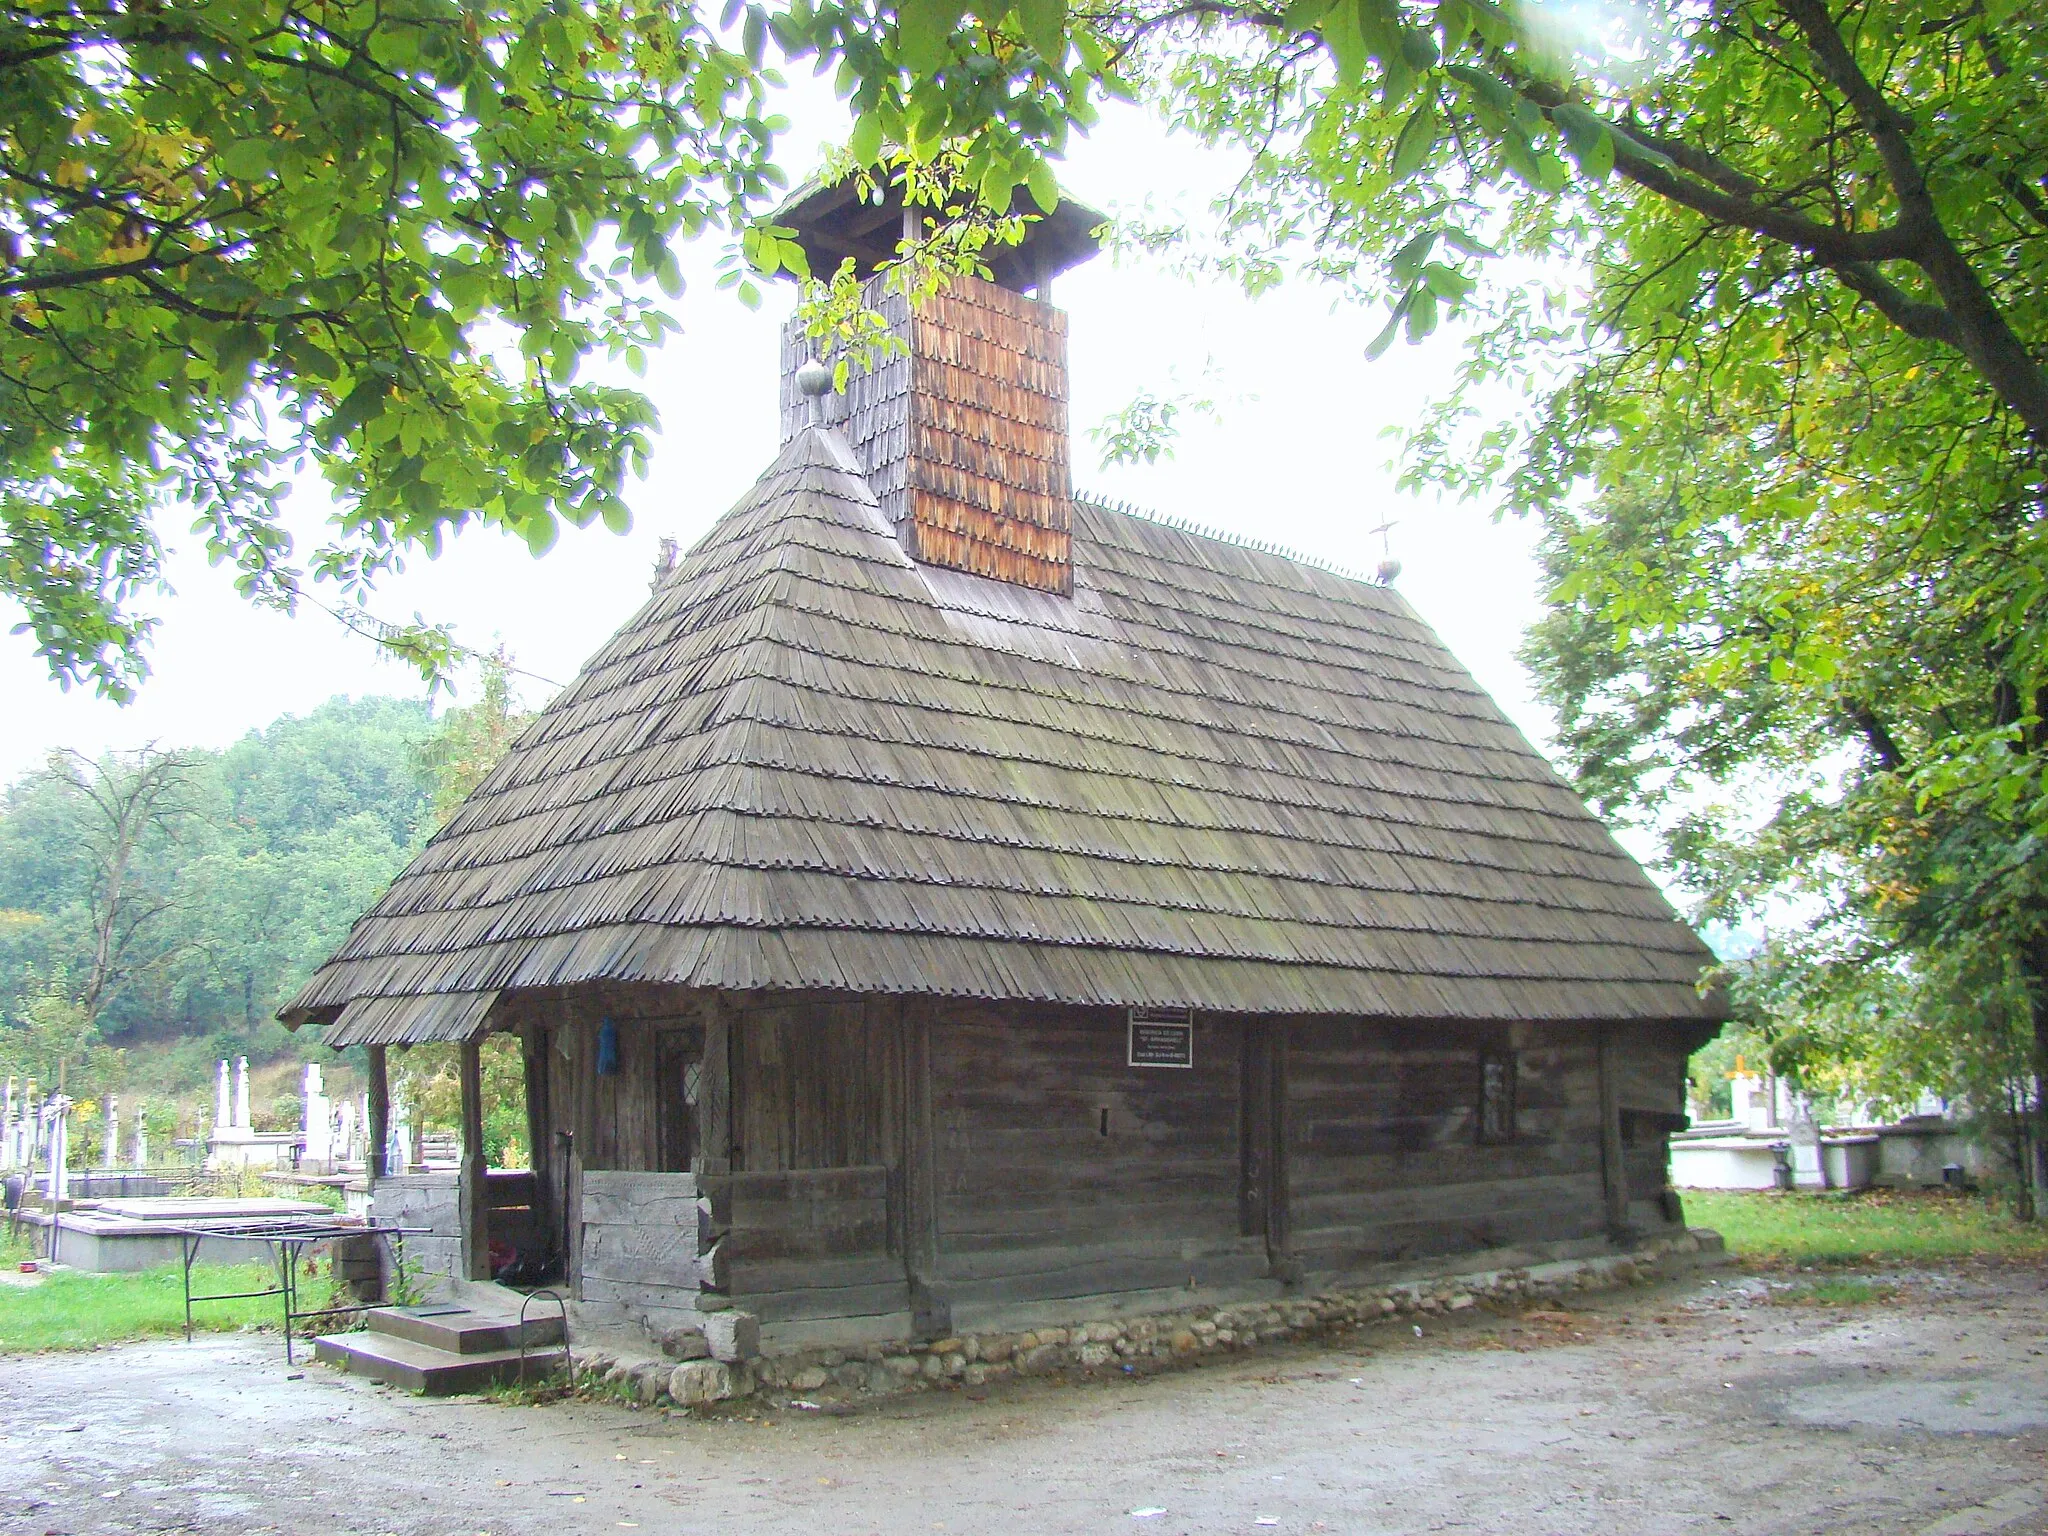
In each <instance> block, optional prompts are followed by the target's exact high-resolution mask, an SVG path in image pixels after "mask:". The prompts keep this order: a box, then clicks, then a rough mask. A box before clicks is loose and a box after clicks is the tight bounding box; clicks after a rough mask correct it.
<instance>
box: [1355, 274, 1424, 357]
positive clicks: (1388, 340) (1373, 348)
mask: <svg viewBox="0 0 2048 1536" xmlns="http://www.w3.org/2000/svg"><path fill="white" fill-rule="evenodd" d="M1414 297H1415V295H1414V294H1413V292H1412V291H1411V292H1409V293H1406V294H1403V295H1402V296H1401V302H1400V303H1398V304H1396V305H1395V306H1394V312H1393V313H1392V314H1391V315H1389V316H1388V317H1387V323H1386V327H1385V329H1383V330H1382V331H1381V332H1380V333H1379V335H1377V336H1375V337H1373V339H1372V340H1371V341H1369V342H1367V343H1366V345H1365V360H1366V361H1367V362H1369V363H1370V362H1377V361H1378V360H1379V358H1380V357H1381V356H1382V355H1383V354H1384V353H1385V352H1386V350H1387V348H1389V347H1391V346H1392V345H1393V344H1394V338H1395V337H1396V336H1398V335H1399V334H1400V333H1401V322H1402V320H1404V319H1406V318H1407V315H1408V306H1409V305H1410V304H1411V303H1412V302H1413V301H1414Z"/></svg>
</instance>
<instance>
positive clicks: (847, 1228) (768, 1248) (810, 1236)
mask: <svg viewBox="0 0 2048 1536" xmlns="http://www.w3.org/2000/svg"><path fill="white" fill-rule="evenodd" d="M725 1242H726V1245H727V1247H728V1248H729V1249H730V1250H731V1252H732V1254H733V1255H734V1256H742V1255H743V1256H745V1257H746V1258H749V1259H833V1258H851V1257H853V1256H854V1255H856V1254H886V1253H887V1252H888V1251H889V1216H888V1213H887V1212H886V1211H884V1210H882V1209H880V1208H879V1207H878V1208H877V1209H876V1210H875V1211H874V1213H873V1215H872V1216H871V1217H870V1218H869V1219H868V1220H867V1221H865V1222H861V1223H858V1224H845V1225H835V1226H830V1227H747V1226H738V1225H736V1226H734V1227H732V1228H731V1229H730V1230H729V1231H727V1232H726V1234H725ZM898 1267H899V1268H900V1267H901V1266H900V1265H899V1266H898Z"/></svg>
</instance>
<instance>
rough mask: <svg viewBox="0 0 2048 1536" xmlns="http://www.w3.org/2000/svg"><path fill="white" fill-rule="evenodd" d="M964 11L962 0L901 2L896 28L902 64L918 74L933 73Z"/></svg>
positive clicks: (911, 0)
mask: <svg viewBox="0 0 2048 1536" xmlns="http://www.w3.org/2000/svg"><path fill="white" fill-rule="evenodd" d="M966 9H967V6H966V3H965V0H902V4H901V6H900V7H899V8H898V10H897V13H896V24H897V30H898V34H899V38H900V44H899V46H900V47H901V49H902V54H903V62H904V63H906V64H908V65H909V66H910V68H911V69H913V70H915V71H917V72H918V73H921V74H922V73H929V72H931V71H933V70H936V69H937V68H938V67H939V66H940V65H941V64H943V63H944V62H945V61H946V57H947V54H948V51H949V48H948V44H949V41H950V39H951V38H952V35H953V29H954V28H955V27H956V26H958V25H959V24H960V17H961V14H962V13H963V12H964V11H965V10H966Z"/></svg>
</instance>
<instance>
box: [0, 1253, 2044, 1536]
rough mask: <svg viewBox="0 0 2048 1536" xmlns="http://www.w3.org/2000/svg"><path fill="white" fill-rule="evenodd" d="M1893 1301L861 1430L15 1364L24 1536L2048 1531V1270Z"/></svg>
mask: <svg viewBox="0 0 2048 1536" xmlns="http://www.w3.org/2000/svg"><path fill="white" fill-rule="evenodd" d="M1876 1278H1877V1279H1878V1280H1879V1281H1880V1282H1881V1284H1880V1287H1879V1291H1878V1292H1877V1293H1876V1294H1877V1295H1878V1296H1879V1298H1880V1299H1868V1298H1865V1297H1862V1296H1859V1295H1857V1294H1855V1293H1856V1292H1857V1287H1855V1286H1853V1285H1851V1286H1847V1287H1840V1286H1838V1287H1836V1288H1835V1290H1834V1295H1835V1296H1836V1298H1837V1299H1838V1300H1840V1299H1847V1300H1848V1301H1849V1303H1850V1304H1848V1305H1817V1304H1814V1303H1813V1302H1811V1301H1808V1302H1804V1303H1795V1302H1792V1301H1790V1300H1789V1299H1788V1298H1789V1297H1790V1296H1792V1295H1795V1294H1797V1293H1796V1292H1787V1291H1782V1290H1780V1291H1776V1292H1773V1291H1772V1290H1770V1288H1769V1286H1768V1284H1767V1282H1764V1281H1761V1280H1758V1279H1755V1278H1747V1279H1746V1278H1744V1277H1742V1276H1740V1275H1738V1274H1736V1273H1735V1272H1733V1271H1728V1270H1723V1271H1721V1272H1719V1274H1718V1275H1716V1276H1714V1277H1712V1278H1709V1277H1707V1276H1700V1277H1696V1278H1690V1279H1686V1280H1682V1281H1678V1282H1673V1283H1668V1284H1665V1285H1662V1286H1659V1287H1656V1288H1654V1289H1639V1290H1633V1291H1627V1292H1622V1293H1618V1294H1615V1295H1611V1296H1606V1297H1601V1298H1597V1299H1594V1300H1591V1301H1589V1302H1588V1303H1587V1305H1586V1306H1585V1307H1584V1308H1583V1309H1581V1310H1577V1311H1574V1312H1571V1313H1544V1312H1537V1313H1532V1314H1529V1315H1528V1316H1527V1317H1525V1318H1523V1319H1521V1320H1519V1321H1516V1320H1509V1319H1501V1318H1493V1317H1484V1316H1482V1317H1476V1318H1470V1319H1469V1320H1461V1321H1460V1322H1459V1323H1457V1324H1455V1325H1453V1324H1448V1323H1441V1324H1430V1325H1426V1327H1427V1328H1428V1335H1427V1336H1425V1337H1423V1338H1419V1339H1418V1338H1416V1337H1415V1336H1414V1334H1413V1332H1412V1331H1411V1329H1410V1326H1409V1325H1408V1324H1407V1323H1405V1322H1404V1323H1402V1324H1399V1325H1382V1326H1380V1327H1378V1328H1376V1329H1372V1330H1369V1331H1367V1332H1366V1333H1364V1334H1361V1335H1359V1336H1358V1337H1357V1338H1356V1339H1355V1340H1352V1341H1347V1342H1345V1343H1342V1344H1333V1345H1330V1346H1327V1347H1323V1348H1306V1347H1304V1348H1298V1349H1286V1350H1273V1351H1264V1352H1261V1353H1259V1354H1257V1355H1255V1356H1252V1357H1248V1358H1242V1359H1239V1360H1235V1361H1232V1362H1230V1363H1227V1364H1220V1365H1214V1366H1210V1367H1207V1368H1204V1369H1199V1370H1192V1371H1185V1372H1180V1373H1174V1374H1168V1375H1164V1376H1160V1377H1157V1378H1154V1379H1151V1380H1142V1381H1136V1382H1133V1381H1128V1380H1117V1381H1106V1382H1086V1383H1079V1384H1072V1385H1056V1384H1051V1383H1032V1384H1020V1385H1015V1386H1012V1387H1009V1388H1006V1389H1002V1390H991V1391H990V1392H988V1393H987V1394H985V1395H979V1394H977V1395H976V1396H977V1397H978V1398H979V1400H975V1398H974V1397H970V1396H969V1395H967V1394H955V1393H947V1394H942V1395H933V1396H929V1397H919V1398H913V1399H905V1400H899V1401H895V1402H891V1403H887V1404H885V1405H883V1406H880V1407H876V1408H872V1409H868V1410H865V1411H863V1412H860V1413H858V1414H855V1415H853V1416H849V1417H822V1416H819V1415H817V1414H811V1413H806V1412H802V1411H794V1410H790V1409H786V1408H775V1409H765V1410H763V1409H753V1410H749V1411H751V1412H752V1413H754V1415H755V1417H754V1418H753V1419H751V1420H750V1419H747V1418H744V1417H738V1416H735V1417H732V1418H727V1419H714V1420H694V1419H690V1418H686V1417H682V1416H670V1415H662V1414H653V1413H643V1412H635V1411H632V1410H629V1409H623V1408H614V1407H610V1406H606V1405H597V1404H582V1405H572V1406H557V1407H551V1408H540V1409H534V1408H512V1407H503V1406H499V1405H496V1404H492V1403H485V1402H476V1401H454V1402H441V1403H435V1402H426V1401H421V1400H418V1399H414V1398H409V1397H403V1396H399V1395H396V1394H393V1393H390V1392H388V1391H386V1390H384V1389H382V1388H377V1387H372V1386H369V1385H366V1384H364V1383H362V1382H359V1381H355V1380H352V1379H349V1378H344V1377H340V1376H337V1375H334V1374H332V1373H330V1372H328V1371H327V1370H325V1369H323V1368H321V1367H317V1366H315V1367H307V1368H305V1370H304V1374H303V1376H302V1377H300V1378H299V1379H292V1377H291V1376H290V1375H288V1373H287V1372H286V1370H285V1368H284V1365H283V1362H282V1360H281V1359H280V1358H279V1354H280V1351H279V1349H278V1346H277V1343H276V1341H275V1340H273V1339H267V1338H245V1339H208V1340H203V1341H201V1342H198V1343H195V1344H192V1345H189V1346H188V1345H185V1344H182V1343H170V1344H152V1345H135V1346H128V1347H124V1348H121V1349H116V1350H105V1351H101V1352H97V1353H92V1354H83V1355H50V1356H42V1357H31V1358H26V1359H23V1358H14V1359H8V1360H5V1361H0V1425H4V1432H0V1457H4V1461H0V1465H4V1467H5V1478H4V1483H0V1530H4V1531H7V1532H16V1531H19V1532H34V1533H41V1532H66V1533H76V1536H86V1533H91V1532H100V1531H121V1532H127V1531H204V1532H208V1533H229V1536H244V1533H254V1532H259V1531H265V1530H274V1531H282V1532H292V1533H297V1532H307V1533H315V1532H318V1533H321V1536H340V1533H348V1532H360V1533H365V1536H369V1533H379V1532H391V1533H399V1536H413V1533H416V1532H417V1533H436V1536H457V1533H470V1536H474V1533H478V1532H487V1533H490V1536H529V1533H531V1536H542V1533H557V1532H571V1533H582V1532H590V1533H610V1532H616V1531H619V1530H622V1529H636V1528H637V1529H642V1530H646V1531H649V1532H650V1533H652V1532H657V1531H658V1532H662V1533H669V1532H714V1531H715V1532H719V1533H721V1536H727V1533H751V1532H767V1531H777V1532H784V1531H789V1532H805V1533H809V1532H817V1533H821V1536H842V1533H843V1536H855V1533H860V1532H870V1531H871V1532H876V1533H887V1536H900V1533H911V1532H918V1533H922V1532H932V1531H939V1532H952V1533H959V1532H970V1533H972V1532H984V1531H986V1532H1020V1533H1022V1532H1029V1533H1034V1536H1037V1533H1054V1532H1070V1531H1071V1532H1129V1533H1132V1536H1167V1533H1179V1532H1222V1531H1228V1532H1244V1533H1247V1536H1259V1533H1261V1532H1264V1531H1268V1530H1270V1531H1274V1532H1276V1533H1289V1532H1315V1531H1331V1532H1342V1533H1345V1536H1353V1533H1366V1532H1394V1531H1401V1532H1406V1531H1438V1530H1447V1531H1448V1530H1457V1531H1473V1532H1487V1533H1494V1532H1500V1533H1522V1532H1530V1533H1535V1532H1544V1533H1548V1532H1601V1533H1608V1532H1613V1533H1662V1532H1680V1531H1712V1532H1716V1533H1719V1532H1788V1533H1789V1532H1801V1533H1805V1532H1825V1533H1836V1532H1886V1533H1900V1532H1903V1533H1909V1536H1971V1533H1976V1532H1992V1531H1998V1532H2002V1533H2008V1536H2013V1533H2024V1532H2048V1275H2044V1274H2043V1272H2042V1271H2040V1270H2039V1269H2012V1268H2007V1269H1981V1270H1971V1271H1951V1272H1944V1273H1938V1274H1923V1275H1915V1276H1907V1277H1897V1276H1890V1277H1883V1276H1881V1277H1876ZM1901 1279H1903V1289H1901V1290H1900V1291H1898V1292H1897V1293H1896V1294H1895V1295H1893V1296H1891V1297H1890V1298H1888V1299H1884V1298H1883V1297H1882V1290H1883V1287H1884V1286H1889V1285H1893V1284H1897V1283H1899V1282H1900V1281H1901Z"/></svg>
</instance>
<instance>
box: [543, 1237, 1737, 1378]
mask: <svg viewBox="0 0 2048 1536" xmlns="http://www.w3.org/2000/svg"><path fill="white" fill-rule="evenodd" d="M1719 1252H1721V1239H1720V1236H1719V1234H1717V1233H1713V1232H1708V1231H1704V1230H1702V1231H1695V1232H1688V1233H1685V1234H1683V1235H1680V1236H1676V1237H1671V1238H1666V1239H1660V1240H1658V1241H1657V1242H1654V1243H1651V1244H1649V1245H1646V1246H1645V1247H1643V1248H1641V1249H1638V1250H1636V1251H1635V1252H1632V1253H1628V1254H1616V1255H1609V1256H1603V1257H1600V1258H1592V1259H1575V1260H1564V1261H1560V1262H1558V1263H1553V1264H1540V1265H1536V1266H1533V1267H1531V1268H1526V1269H1498V1270H1486V1271H1483V1272H1480V1273H1476V1274H1465V1275H1445V1276H1441V1277H1437V1278H1433V1279H1426V1280H1415V1281H1410V1282H1407V1283H1404V1284H1400V1285H1389V1286H1376V1287H1370V1288H1366V1289H1361V1290H1332V1291H1325V1292H1322V1293H1319V1294H1317V1295H1313V1296H1300V1297H1288V1298H1286V1299H1284V1300H1281V1301H1271V1302H1253V1303H1242V1304H1237V1305H1231V1306H1222V1307H1213V1308H1210V1307H1204V1308H1200V1309H1195V1310H1189V1311H1166V1312H1155V1313H1150V1314H1147V1315H1144V1316H1139V1317H1131V1318H1124V1319H1120V1320H1118V1321H1115V1322H1092V1323H1077V1324H1075V1325H1073V1326H1072V1327H1066V1328H1033V1329H1029V1330H1026V1331H1023V1332H1019V1333H989V1334H962V1335H960V1336H959V1337H956V1338H943V1339H929V1340H918V1341H909V1342H904V1343H902V1344H896V1345H871V1346H869V1347H868V1348H866V1349H855V1350H848V1349H813V1350H799V1351H794V1352H791V1353H788V1354H782V1355H775V1356H770V1357H766V1358H761V1359H750V1360H721V1359H710V1360H701V1359H700V1360H687V1361H685V1362H683V1363H682V1364H680V1365H679V1364H677V1363H676V1362H675V1361H673V1360H644V1359H641V1360H633V1359H624V1358H621V1357H618V1356H615V1355H612V1354H610V1353H609V1352H606V1351H603V1350H578V1351H576V1355H575V1358H576V1370H577V1375H578V1377H579V1378H580V1379H583V1380H586V1381H589V1382H591V1383H593V1384H597V1383H602V1384H604V1385H606V1386H609V1387H611V1388H613V1389H614V1390H623V1391H626V1392H629V1393H630V1394H631V1395H632V1396H633V1397H634V1398H636V1399H637V1400H638V1401H639V1402H641V1403H643V1404H645V1405H647V1406H650V1407H651V1406H655V1405H657V1404H662V1403H670V1404H674V1405H676V1406H681V1407H697V1406H702V1405H704V1404H708V1403H713V1402H720V1401H724V1400H726V1399H728V1398H735V1397H746V1396H749V1395H751V1394H753V1393H755V1392H775V1393H787V1394H796V1395H798V1396H804V1395H807V1394H811V1393H821V1392H822V1393H827V1394H829V1395H831V1396H833V1397H838V1398H845V1397H857V1396H868V1395H873V1394H877V1393H889V1392H918V1391H929V1390H932V1389H933V1388H937V1387H944V1386H967V1387H974V1386H982V1385H985V1384H987V1383H990V1382H995V1381H1002V1380H1005V1379H1007V1378H1009V1377H1013V1376H1044V1375H1049V1374H1051V1373H1053V1372H1057V1371H1066V1370H1078V1371H1084V1372H1096V1371H1107V1370H1121V1371H1126V1372H1132V1373H1135V1372H1137V1371H1138V1370H1140V1369H1143V1370H1146V1371H1152V1370H1158V1369H1161V1368H1163V1367H1168V1366H1172V1365H1176V1364H1181V1363H1186V1362H1189V1361H1193V1360H1198V1359H1202V1358H1205V1357H1210V1356H1215V1355H1219V1354H1226V1353H1230V1352H1233V1351H1241V1350H1247V1349H1252V1348H1255V1347H1256V1346H1258V1345H1259V1344H1262V1343H1271V1342H1274V1341H1278V1340H1286V1339H1307V1338H1313V1337H1315V1336H1317V1335H1319V1334H1323V1333H1328V1332H1334V1331H1337V1330H1340V1329H1345V1328H1354V1327H1357V1326H1359V1325H1360V1324H1364V1323H1374V1322H1379V1321H1382V1320H1384V1319H1387V1318H1392V1317H1406V1316H1416V1317H1423V1316H1442V1315H1445V1314H1449V1313H1455V1312H1463V1311H1467V1310H1469V1309H1470V1308H1472V1307H1475V1306H1477V1305H1479V1304H1480V1303H1481V1302H1493V1303H1496V1304H1499V1303H1507V1304H1521V1303H1528V1302H1538V1301H1554V1300H1557V1299H1558V1298H1560V1297H1563V1296H1566V1295H1568V1294H1570V1293H1572V1292H1576V1291H1592V1290H1605V1289H1608V1288H1610V1287H1613V1286H1619V1285H1635V1284H1642V1283H1646V1282H1648V1281H1650V1280H1654V1279H1656V1278H1659V1277H1660V1275H1661V1274H1662V1273H1664V1272H1665V1271H1667V1270H1668V1269H1670V1268H1672V1267H1673V1266H1674V1264H1675V1263H1683V1262H1684V1261H1686V1260H1688V1259H1691V1258H1694V1257H1696V1256H1699V1255H1711V1254H1718V1253H1719Z"/></svg>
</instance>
